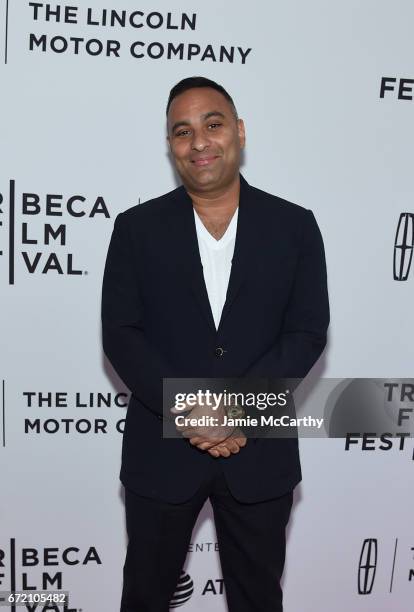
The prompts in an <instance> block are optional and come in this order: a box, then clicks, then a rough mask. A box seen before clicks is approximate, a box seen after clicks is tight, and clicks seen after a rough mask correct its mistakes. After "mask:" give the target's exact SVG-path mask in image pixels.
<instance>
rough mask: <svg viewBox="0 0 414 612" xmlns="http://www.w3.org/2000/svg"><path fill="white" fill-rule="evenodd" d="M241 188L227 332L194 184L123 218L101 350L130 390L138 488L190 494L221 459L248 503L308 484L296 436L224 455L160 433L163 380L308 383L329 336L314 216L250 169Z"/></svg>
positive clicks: (126, 453) (159, 495) (111, 257)
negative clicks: (250, 178)
mask: <svg viewBox="0 0 414 612" xmlns="http://www.w3.org/2000/svg"><path fill="white" fill-rule="evenodd" d="M240 183H241V184H240V201H239V216H238V225H237V234H236V244H235V250H234V256H233V261H232V268H231V274H230V280H229V286H228V291H227V296H226V302H225V305H224V308H223V313H222V317H221V320H220V324H219V327H218V329H217V330H216V328H215V325H214V320H213V316H212V312H211V309H210V304H209V300H208V295H207V290H206V286H205V283H204V277H203V269H202V265H201V260H200V255H199V249H198V243H197V234H196V228H195V222H194V214H193V205H192V201H191V199H190V197H189V195H188V194H187V192H186V190H185V188H184V187H183V186H181V187H178V188H177V189H175V190H174V191H171V192H170V193H167V194H165V195H163V196H161V197H159V198H155V199H153V200H151V201H149V202H146V203H144V204H140V205H137V206H134V207H132V208H130V209H128V210H126V211H125V212H122V213H120V214H118V216H117V217H116V219H115V224H114V229H113V233H112V237H111V241H110V245H109V249H108V254H107V259H106V264H105V271H104V278H103V288H102V334H103V348H104V352H105V354H106V355H107V357H108V359H109V361H110V362H111V364H112V366H113V367H114V369H115V370H116V372H117V373H118V375H119V376H120V378H121V379H122V380H123V381H124V383H125V384H126V385H127V387H128V388H129V389H130V391H131V398H130V402H129V406H128V410H127V415H126V422H125V431H124V437H123V446H122V466H121V474H120V477H121V481H122V482H123V484H124V485H125V486H127V487H129V488H131V489H132V490H133V491H135V492H136V493H138V494H140V495H144V496H148V497H152V498H155V499H163V500H165V501H170V502H176V503H178V502H182V501H185V500H186V499H188V498H190V497H191V496H192V495H193V494H194V493H195V491H196V490H197V488H198V487H199V486H200V483H201V481H202V479H203V477H204V476H205V475H206V473H207V471H208V470H209V468H210V465H211V462H212V461H220V462H221V464H222V467H223V470H224V473H225V477H226V480H227V483H228V486H229V488H230V490H231V492H232V494H233V495H234V496H235V497H236V498H237V499H239V500H240V501H244V502H256V501H262V500H265V499H270V498H273V497H277V496H280V495H283V494H284V493H286V492H288V491H290V490H291V489H292V488H293V487H294V486H295V485H296V484H297V483H298V482H299V481H300V480H301V468H300V460H299V451H298V441H297V440H296V439H257V440H250V439H249V440H248V442H247V445H246V446H245V447H244V448H243V449H241V450H240V452H239V453H238V454H236V455H231V456H230V457H228V458H218V459H215V458H213V457H211V456H210V455H209V454H208V453H206V452H203V451H200V450H198V449H196V448H194V447H192V446H191V445H190V443H189V441H188V440H186V439H184V438H181V439H165V438H163V437H162V418H163V417H162V415H163V405H162V393H163V387H162V379H163V378H175V377H176V378H193V377H194V378H214V377H219V378H226V377H231V378H238V377H240V378H244V377H255V378H269V379H276V378H303V377H305V376H306V375H307V373H308V372H309V370H310V369H311V368H312V366H313V365H314V363H315V362H316V360H317V359H318V357H319V356H320V354H321V352H322V351H323V348H324V346H325V343H326V332H327V328H328V324H329V306H328V292H327V279H326V266H325V256H324V248H323V242H322V237H321V234H320V231H319V228H318V226H317V224H316V221H315V218H314V216H313V214H312V212H311V211H310V210H306V209H305V208H302V207H300V206H298V205H296V204H292V203H290V202H287V201H285V200H283V199H281V198H279V197H276V196H274V195H270V194H268V193H265V192H264V191H261V190H259V189H256V188H255V187H252V186H250V185H249V184H248V183H247V182H246V180H245V179H244V178H243V177H242V176H240ZM218 348H220V349H223V351H222V350H219V351H217V349H218Z"/></svg>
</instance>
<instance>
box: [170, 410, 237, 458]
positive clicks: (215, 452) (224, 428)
mask: <svg viewBox="0 0 414 612" xmlns="http://www.w3.org/2000/svg"><path fill="white" fill-rule="evenodd" d="M171 412H172V413H173V414H174V415H179V414H182V415H183V417H185V419H190V418H191V419H192V420H194V421H193V424H189V423H188V421H187V423H185V424H183V425H181V424H176V428H177V430H178V431H179V432H180V433H181V434H182V436H183V437H184V438H188V439H189V441H190V444H192V445H193V446H196V447H197V448H199V449H200V450H203V451H207V452H208V453H209V454H210V455H211V456H212V457H230V455H231V454H236V453H238V452H239V451H240V449H241V448H243V447H244V446H246V443H247V438H246V436H245V435H244V433H243V432H242V431H241V429H239V428H238V427H236V428H235V427H231V426H229V425H226V424H224V420H225V419H224V417H225V415H226V412H225V410H224V408H223V406H222V405H220V406H219V407H218V408H217V409H216V410H214V411H212V410H211V409H210V408H207V407H206V406H201V405H198V404H197V405H196V406H194V407H193V406H187V407H186V408H184V409H182V410H178V409H177V408H172V409H171ZM203 417H212V418H213V419H214V421H213V423H214V424H210V423H208V421H207V423H208V424H206V425H204V424H203V425H199V424H198V423H201V422H203ZM195 421H197V424H195V425H194V422H195Z"/></svg>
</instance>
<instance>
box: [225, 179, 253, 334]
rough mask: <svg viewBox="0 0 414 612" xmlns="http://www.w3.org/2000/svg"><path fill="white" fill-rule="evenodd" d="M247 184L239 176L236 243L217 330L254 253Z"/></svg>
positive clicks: (242, 280) (250, 206) (226, 314)
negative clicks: (249, 257)
mask: <svg viewBox="0 0 414 612" xmlns="http://www.w3.org/2000/svg"><path fill="white" fill-rule="evenodd" d="M249 189H250V187H249V184H248V182H247V181H246V180H245V179H244V178H243V176H242V175H240V200H239V214H238V219H237V233H236V243H235V246H234V255H233V259H232V265H231V272H230V279H229V286H228V288H227V295H226V301H225V303H224V306H223V312H222V314H221V319H220V325H219V329H220V328H221V326H222V324H223V321H224V319H225V318H226V317H227V316H228V314H229V312H230V309H231V306H232V304H233V302H234V300H235V299H236V297H237V294H238V293H239V291H240V288H241V286H242V285H243V283H244V280H245V274H246V268H247V263H248V256H249V254H250V256H251V255H252V253H253V252H254V250H252V249H253V246H252V234H253V232H254V219H253V215H252V202H251V198H250V194H249Z"/></svg>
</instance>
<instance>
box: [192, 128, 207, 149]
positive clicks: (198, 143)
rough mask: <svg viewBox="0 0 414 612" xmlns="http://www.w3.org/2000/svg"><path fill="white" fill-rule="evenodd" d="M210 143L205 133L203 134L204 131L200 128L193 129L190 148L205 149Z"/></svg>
mask: <svg viewBox="0 0 414 612" xmlns="http://www.w3.org/2000/svg"><path fill="white" fill-rule="evenodd" d="M209 144H210V141H209V139H208V137H207V134H205V132H204V131H202V130H194V131H193V138H192V141H191V148H192V149H195V150H196V151H204V149H206V148H207V147H208V146H209Z"/></svg>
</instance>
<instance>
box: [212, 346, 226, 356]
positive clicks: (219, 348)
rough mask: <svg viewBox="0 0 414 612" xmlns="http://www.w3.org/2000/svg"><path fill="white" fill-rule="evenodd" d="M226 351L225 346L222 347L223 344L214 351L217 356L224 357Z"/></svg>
mask: <svg viewBox="0 0 414 612" xmlns="http://www.w3.org/2000/svg"><path fill="white" fill-rule="evenodd" d="M224 352H225V351H224V348H222V347H221V346H218V347H217V348H216V350H215V351H214V354H215V356H216V357H223V355H224Z"/></svg>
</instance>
